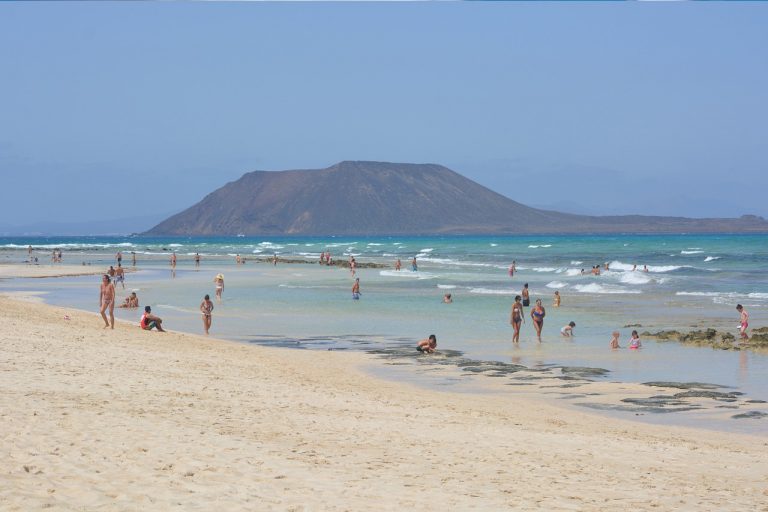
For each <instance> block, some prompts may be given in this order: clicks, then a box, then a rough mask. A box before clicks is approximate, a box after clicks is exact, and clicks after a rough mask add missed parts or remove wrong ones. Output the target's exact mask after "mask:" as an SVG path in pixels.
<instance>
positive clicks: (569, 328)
mask: <svg viewBox="0 0 768 512" xmlns="http://www.w3.org/2000/svg"><path fill="white" fill-rule="evenodd" d="M574 327H576V322H573V321H571V322H568V325H566V326H564V327H563V328H562V329H560V334H562V335H563V336H565V337H566V338H571V337H573V328H574Z"/></svg>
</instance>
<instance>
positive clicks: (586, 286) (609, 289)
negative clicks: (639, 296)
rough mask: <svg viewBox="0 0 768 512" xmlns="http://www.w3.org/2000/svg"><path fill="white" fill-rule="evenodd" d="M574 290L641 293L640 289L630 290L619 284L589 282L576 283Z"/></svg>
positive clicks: (600, 292)
mask: <svg viewBox="0 0 768 512" xmlns="http://www.w3.org/2000/svg"><path fill="white" fill-rule="evenodd" d="M573 288H574V289H575V290H576V291H579V292H581V293H599V294H604V293H608V294H611V293H642V292H641V291H640V290H631V289H628V288H622V287H620V286H608V285H606V286H603V285H601V284H597V283H590V284H577V285H574V287H573Z"/></svg>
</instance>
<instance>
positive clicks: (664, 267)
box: [610, 261, 693, 272]
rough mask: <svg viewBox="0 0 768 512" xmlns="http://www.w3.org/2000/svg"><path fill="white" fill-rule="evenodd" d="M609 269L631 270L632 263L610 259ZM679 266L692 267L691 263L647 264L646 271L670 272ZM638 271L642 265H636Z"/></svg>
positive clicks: (679, 267) (641, 268) (641, 269)
mask: <svg viewBox="0 0 768 512" xmlns="http://www.w3.org/2000/svg"><path fill="white" fill-rule="evenodd" d="M610 267H611V270H625V271H631V270H632V267H633V265H629V264H627V263H622V262H620V261H612V262H611V263H610ZM681 268H693V267H692V266H691V265H648V272H672V271H673V270H678V269H681ZM635 270H636V271H638V272H642V271H643V265H638V266H637V268H636V269H635Z"/></svg>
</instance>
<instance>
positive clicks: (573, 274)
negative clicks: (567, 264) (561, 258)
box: [565, 268, 581, 277]
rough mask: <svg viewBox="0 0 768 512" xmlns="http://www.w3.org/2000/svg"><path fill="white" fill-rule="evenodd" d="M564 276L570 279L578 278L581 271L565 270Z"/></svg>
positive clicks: (576, 269)
mask: <svg viewBox="0 0 768 512" xmlns="http://www.w3.org/2000/svg"><path fill="white" fill-rule="evenodd" d="M565 275H566V276H571V277H572V276H578V275H581V269H578V268H569V269H568V270H566V271H565Z"/></svg>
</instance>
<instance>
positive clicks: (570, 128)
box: [0, 2, 768, 228]
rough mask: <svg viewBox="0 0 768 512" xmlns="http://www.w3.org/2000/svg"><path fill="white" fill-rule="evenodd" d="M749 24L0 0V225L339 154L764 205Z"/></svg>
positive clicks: (464, 9) (576, 191)
mask: <svg viewBox="0 0 768 512" xmlns="http://www.w3.org/2000/svg"><path fill="white" fill-rule="evenodd" d="M766 27H768V4H765V3H754V4H753V3H746V4H744V3H740V4H730V3H714V4H713V3H694V4H692V3H685V4H676V3H675V4H668V3H610V4H604V3H587V4H584V3H576V4H569V3H544V4H538V5H534V4H519V3H447V4H441V3H437V4H435V3H312V4H309V3H285V4H276V3H226V4H221V3H103V4H102V3H96V2H88V3H64V4H51V3H44V4H39V3H0V70H1V71H0V173H2V181H3V186H2V187H0V214H2V217H1V218H0V223H5V224H25V223H29V222H37V221H48V220H57V221H82V220H88V219H100V220H108V219H112V218H121V217H131V216H141V215H162V214H166V213H174V212H176V211H179V210H181V209H183V208H186V207H188V206H190V205H191V204H193V203H194V202H196V201H198V200H199V199H201V198H202V197H203V196H205V195H206V194H207V193H208V192H210V191H212V190H214V189H215V188H217V187H218V186H221V185H223V184H224V183H226V182H228V181H231V180H234V179H237V178H238V177H239V176H240V175H241V174H243V173H244V172H247V171H250V170H255V169H265V170H281V169H292V168H322V167H326V166H328V165H331V164H333V163H335V162H338V161H340V160H350V159H365V160H387V161H395V162H431V163H440V164H444V165H447V166H448V167H451V168H453V169H454V170H456V171H458V172H460V173H462V174H464V175H465V176H468V177H470V178H472V179H475V180H476V181H479V182H480V183H482V184H484V185H486V186H489V187H491V188H493V189H494V190H497V191H498V192H501V193H503V194H505V195H507V196H509V197H511V198H513V199H515V200H518V201H520V202H523V203H526V204H531V205H538V206H551V207H559V208H561V209H564V210H571V211H590V212H602V213H647V214H680V215H689V216H706V215H715V216H737V215H740V214H742V213H756V214H760V215H766V216H768V201H766V200H765V195H766V193H767V192H766V191H767V190H768V187H766V185H768V150H767V148H766V145H767V144H766V143H767V142H768V101H767V100H768V29H766ZM144 227H146V226H141V228H144Z"/></svg>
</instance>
